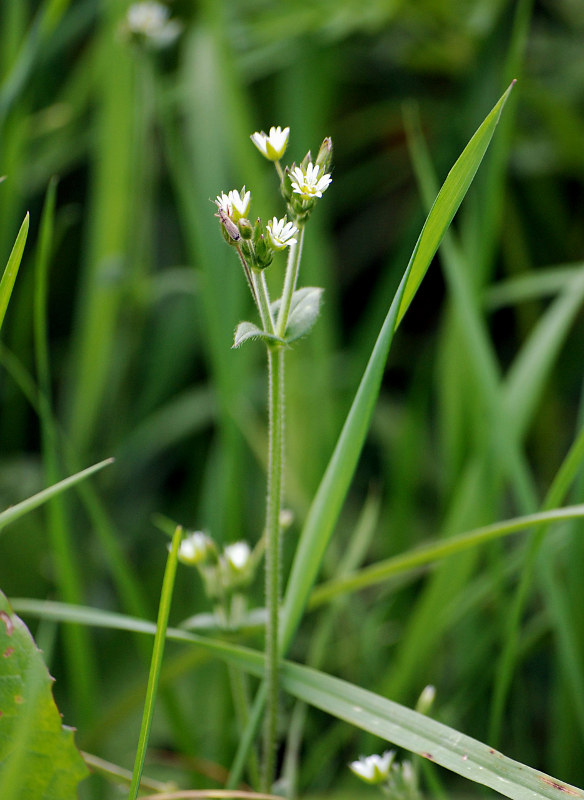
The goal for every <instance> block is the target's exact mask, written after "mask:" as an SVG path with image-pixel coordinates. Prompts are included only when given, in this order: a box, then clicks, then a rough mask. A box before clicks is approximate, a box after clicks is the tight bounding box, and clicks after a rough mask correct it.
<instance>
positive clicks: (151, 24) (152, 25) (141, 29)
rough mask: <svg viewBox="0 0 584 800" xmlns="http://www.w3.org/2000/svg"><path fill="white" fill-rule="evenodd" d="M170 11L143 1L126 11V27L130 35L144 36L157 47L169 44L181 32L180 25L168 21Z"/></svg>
mask: <svg viewBox="0 0 584 800" xmlns="http://www.w3.org/2000/svg"><path fill="white" fill-rule="evenodd" d="M169 16H170V11H169V10H168V8H167V7H166V6H163V5H162V3H156V2H154V1H153V0H144V2H141V3H134V4H133V5H131V6H130V8H129V9H128V13H127V15H126V26H127V30H128V31H129V32H130V33H133V34H137V35H142V36H145V37H146V38H147V39H149V40H150V41H151V42H152V43H153V44H155V45H156V46H158V47H164V46H165V45H167V44H171V43H172V42H173V41H174V40H175V39H176V37H177V36H178V35H179V33H180V32H181V28H182V26H181V24H180V23H179V22H177V21H176V20H169Z"/></svg>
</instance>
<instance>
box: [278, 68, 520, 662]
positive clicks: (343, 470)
mask: <svg viewBox="0 0 584 800" xmlns="http://www.w3.org/2000/svg"><path fill="white" fill-rule="evenodd" d="M512 86H513V84H511V86H510V87H509V88H508V89H507V91H506V92H505V94H504V95H503V96H502V97H501V99H500V100H499V102H498V103H497V104H496V105H495V107H494V108H493V110H492V111H491V112H490V114H489V115H488V116H487V118H486V119H485V121H484V122H483V123H482V125H481V126H480V127H479V129H478V130H477V132H476V133H475V135H474V136H473V137H472V139H471V140H470V142H469V143H468V145H467V146H466V147H465V149H464V150H463V152H462V155H461V156H460V158H459V159H458V160H457V162H456V163H455V165H454V166H453V167H452V169H451V170H450V172H449V174H448V176H447V178H446V181H445V182H444V185H443V186H442V188H441V190H440V192H439V193H438V196H437V198H436V200H435V202H434V205H433V206H432V208H431V210H430V213H429V214H428V217H427V219H426V222H425V224H424V227H423V228H422V232H421V234H420V237H419V239H418V241H417V243H416V247H415V248H414V252H413V254H412V257H411V259H410V263H409V264H408V267H407V269H406V272H405V274H404V277H403V279H402V281H401V283H400V286H399V288H398V290H397V292H396V295H395V297H394V300H393V302H392V304H391V307H390V309H389V311H388V313H387V316H386V318H385V321H384V323H383V326H382V328H381V331H380V333H379V336H378V338H377V341H376V343H375V347H374V349H373V352H372V354H371V358H370V359H369V363H368V364H367V367H366V369H365V373H364V375H363V378H362V379H361V383H360V385H359V388H358V390H357V394H356V395H355V399H354V401H353V404H352V406H351V409H350V411H349V415H348V416H347V419H346V421H345V424H344V426H343V429H342V431H341V435H340V437H339V440H338V442H337V445H336V447H335V450H334V452H333V455H332V456H331V459H330V462H329V465H328V467H327V469H326V472H325V474H324V476H323V479H322V481H321V484H320V486H319V488H318V491H317V493H316V496H315V498H314V501H313V503H312V505H311V507H310V511H309V513H308V517H307V519H306V522H305V524H304V528H303V531H302V534H301V537H300V541H299V544H298V548H297V550H296V555H295V558H294V563H293V565H292V571H291V574H290V579H289V582H288V586H287V590H286V597H285V600H284V609H283V618H282V646H283V650H284V651H285V650H286V649H287V646H288V645H289V643H290V641H291V639H292V637H293V635H294V632H295V630H296V627H297V626H298V624H299V621H300V618H301V615H302V610H303V608H304V607H305V605H306V602H307V600H308V596H309V594H310V591H311V589H312V586H313V585H314V581H315V579H316V575H317V573H318V570H319V567H320V564H321V561H322V558H323V555H324V552H325V549H326V546H327V544H328V542H329V539H330V537H331V535H332V532H333V529H334V525H335V523H336V520H337V518H338V515H339V513H340V510H341V506H342V504H343V502H344V499H345V497H346V494H347V491H348V489H349V485H350V482H351V479H352V477H353V473H354V471H355V467H356V465H357V460H358V458H359V455H360V453H361V449H362V447H363V443H364V441H365V436H366V434H367V430H368V428H369V422H370V420H371V415H372V413H373V408H374V406H375V402H376V400H377V395H378V393H379V387H380V384H381V378H382V375H383V370H384V368H385V362H386V360H387V355H388V353H389V348H390V346H391V342H392V339H393V333H394V331H395V329H396V327H397V325H398V324H399V321H400V319H401V318H402V317H403V315H404V314H405V312H406V310H407V308H408V306H409V304H410V303H411V301H412V299H413V297H414V295H415V293H416V291H417V289H418V287H419V285H420V283H421V281H422V279H423V277H424V275H425V274H426V271H427V269H428V267H429V266H430V262H431V261H432V258H433V256H434V253H435V252H436V249H437V248H438V245H439V244H440V241H441V240H442V238H443V236H444V234H445V233H446V230H447V228H448V226H449V224H450V222H451V221H452V218H453V216H454V214H455V212H456V210H457V209H458V207H459V205H460V203H461V202H462V199H463V197H464V195H465V194H466V191H467V189H468V187H469V186H470V184H471V182H472V179H473V177H474V175H475V174H476V171H477V169H478V167H479V164H480V162H481V160H482V158H483V156H484V154H485V152H486V149H487V147H488V145H489V142H490V140H491V137H492V135H493V132H494V130H495V126H496V124H497V121H498V119H499V116H500V114H501V110H502V108H503V105H504V104H505V101H506V99H507V97H508V96H509V92H510V91H511V88H512Z"/></svg>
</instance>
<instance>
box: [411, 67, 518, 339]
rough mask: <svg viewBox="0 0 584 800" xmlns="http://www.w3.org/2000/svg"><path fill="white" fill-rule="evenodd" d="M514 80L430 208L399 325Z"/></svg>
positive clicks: (465, 190)
mask: <svg viewBox="0 0 584 800" xmlns="http://www.w3.org/2000/svg"><path fill="white" fill-rule="evenodd" d="M514 84H515V81H513V83H512V84H511V85H510V86H509V88H508V89H507V91H506V92H505V94H504V95H503V96H502V97H501V99H500V100H499V102H498V103H497V104H496V106H495V107H494V108H493V110H492V111H491V113H490V114H489V115H488V116H487V117H486V119H485V121H484V122H483V124H482V125H481V126H480V128H479V129H478V130H477V132H476V133H475V135H474V136H473V137H472V139H471V140H470V142H469V143H468V144H467V146H466V147H465V148H464V150H463V151H462V153H461V155H460V157H459V159H458V161H457V162H456V163H455V165H454V166H453V167H452V169H451V170H450V172H449V173H448V175H447V176H446V180H445V181H444V184H443V185H442V188H441V189H440V191H439V193H438V196H437V197H436V200H435V201H434V205H433V206H432V208H431V209H430V213H429V214H428V217H427V219H426V222H425V223H424V227H423V228H422V232H421V233H420V237H419V239H418V242H417V244H416V248H415V251H414V256H413V261H412V264H411V271H410V274H409V277H408V282H407V285H406V288H405V291H404V296H403V298H402V301H401V304H400V308H399V313H398V316H397V324H398V325H399V323H400V322H401V320H402V318H403V316H404V314H405V313H406V311H407V310H408V308H409V305H410V303H411V302H412V300H413V299H414V295H415V294H416V292H417V291H418V287H419V286H420V283H421V282H422V279H423V277H424V275H425V274H426V272H427V270H428V267H429V266H430V262H431V261H432V259H433V257H434V254H435V253H436V250H437V249H438V246H439V244H440V242H441V241H442V237H443V236H444V233H445V232H446V230H447V229H448V226H449V225H450V223H451V222H452V219H453V217H454V215H455V214H456V212H457V211H458V207H459V206H460V204H461V202H462V200H463V198H464V196H465V194H466V193H467V191H468V187H469V186H470V184H471V183H472V181H473V178H474V176H475V174H476V171H477V169H478V168H479V165H480V163H481V161H482V160H483V156H484V155H485V153H486V151H487V147H488V146H489V143H490V141H491V138H492V136H493V133H494V132H495V128H496V127H497V123H498V122H499V117H500V116H501V111H502V110H503V106H504V105H505V103H506V102H507V98H508V97H509V94H510V92H511V89H512V88H513V86H514Z"/></svg>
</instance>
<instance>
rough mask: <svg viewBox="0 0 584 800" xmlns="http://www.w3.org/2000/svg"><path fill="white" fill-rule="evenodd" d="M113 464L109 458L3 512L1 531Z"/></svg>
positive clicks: (0, 517)
mask: <svg viewBox="0 0 584 800" xmlns="http://www.w3.org/2000/svg"><path fill="white" fill-rule="evenodd" d="M112 463H113V458H107V459H106V460H105V461H100V462H99V463H98V464H94V465H93V466H92V467H87V469H84V470H81V472H76V473H75V475H71V476H70V477H69V478H65V480H63V481H59V483H55V484H54V485H53V486H49V488H48V489H43V491H42V492H39V493H38V494H35V495H33V496H32V497H29V498H27V499H26V500H23V501H22V503H17V504H16V505H15V506H11V507H10V508H7V509H6V511H2V512H1V513H0V531H1V530H2V528H4V527H6V525H8V524H9V523H10V522H14V521H15V520H17V519H18V518H19V517H22V516H23V514H27V513H28V512H29V511H32V510H33V508H37V507H38V506H41V505H42V504H43V503H46V502H47V500H50V499H51V498H52V497H55V496H56V495H58V494H61V492H64V491H65V489H69V487H71V486H74V485H75V484H76V483H79V481H82V480H84V479H85V478H88V477H89V476H90V475H93V473H94V472H98V470H100V469H103V468H104V467H107V465H108V464H112Z"/></svg>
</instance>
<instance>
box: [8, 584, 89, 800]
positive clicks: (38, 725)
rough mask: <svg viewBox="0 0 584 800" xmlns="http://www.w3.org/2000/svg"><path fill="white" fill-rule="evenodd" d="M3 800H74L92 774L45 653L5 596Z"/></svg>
mask: <svg viewBox="0 0 584 800" xmlns="http://www.w3.org/2000/svg"><path fill="white" fill-rule="evenodd" d="M0 654H1V658H0V797H2V800H21V798H24V797H30V798H34V799H35V800H71V798H72V797H76V796H77V794H76V789H77V784H78V783H79V782H80V781H81V780H83V779H84V778H85V777H86V776H87V774H88V770H87V768H86V767H85V764H84V763H83V759H82V758H81V755H80V753H79V751H78V750H77V749H76V748H75V745H74V743H73V731H72V729H71V728H67V727H66V726H64V725H63V724H62V722H61V715H60V713H59V709H58V708H57V706H56V705H55V701H54V700H53V695H52V691H51V687H52V683H53V679H52V678H51V676H50V675H49V673H48V671H47V668H46V666H45V664H44V662H43V659H42V657H41V653H40V651H39V650H38V649H37V647H36V645H35V643H34V640H33V638H32V636H31V635H30V632H29V630H28V628H27V627H26V625H25V624H24V622H22V620H21V619H19V617H17V616H16V615H15V614H14V612H13V610H12V608H11V607H10V604H9V603H8V600H7V599H6V597H5V596H4V595H3V594H2V593H1V592H0Z"/></svg>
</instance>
